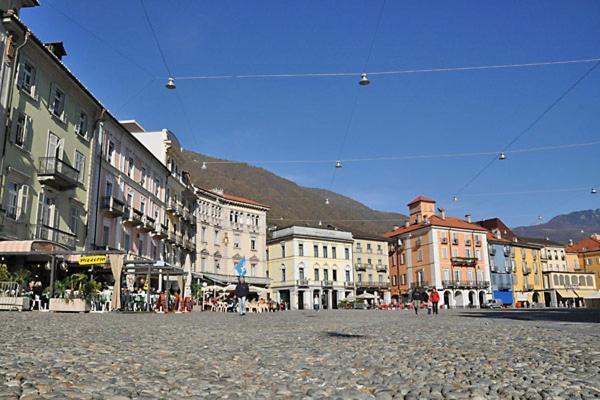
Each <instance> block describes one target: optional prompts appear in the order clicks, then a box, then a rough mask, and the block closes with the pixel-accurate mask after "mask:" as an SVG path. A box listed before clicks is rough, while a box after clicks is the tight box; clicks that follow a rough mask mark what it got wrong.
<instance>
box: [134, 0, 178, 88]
mask: <svg viewBox="0 0 600 400" xmlns="http://www.w3.org/2000/svg"><path fill="white" fill-rule="evenodd" d="M140 5H141V6H142V10H143V11H144V17H145V18H146V22H147V23H148V26H149V27H150V32H152V37H153V38H154V42H155V43H156V47H157V48H158V52H159V53H160V57H161V59H162V61H163V64H164V66H165V69H166V70H167V72H168V73H169V76H170V77H172V76H173V73H172V72H171V68H169V63H168V62H167V58H166V57H165V53H164V52H163V49H162V46H161V45H160V41H159V40H158V36H157V35H156V31H155V30H154V26H153V25H152V21H150V16H149V15H148V10H146V5H145V4H144V0H140Z"/></svg>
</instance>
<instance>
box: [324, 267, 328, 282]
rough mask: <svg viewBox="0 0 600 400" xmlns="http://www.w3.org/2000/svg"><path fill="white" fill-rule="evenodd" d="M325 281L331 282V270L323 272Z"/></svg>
mask: <svg viewBox="0 0 600 400" xmlns="http://www.w3.org/2000/svg"><path fill="white" fill-rule="evenodd" d="M323 280H324V281H328V280H329V270H328V269H324V270H323Z"/></svg>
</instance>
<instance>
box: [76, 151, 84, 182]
mask: <svg viewBox="0 0 600 400" xmlns="http://www.w3.org/2000/svg"><path fill="white" fill-rule="evenodd" d="M75 169H76V170H77V171H79V173H78V174H77V180H78V181H79V183H83V180H84V179H85V156H84V155H83V154H82V153H80V152H78V151H77V150H75Z"/></svg>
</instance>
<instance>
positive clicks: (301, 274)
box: [298, 267, 304, 279]
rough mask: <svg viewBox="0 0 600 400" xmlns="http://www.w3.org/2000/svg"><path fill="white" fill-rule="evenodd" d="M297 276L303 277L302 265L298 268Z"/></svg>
mask: <svg viewBox="0 0 600 400" xmlns="http://www.w3.org/2000/svg"><path fill="white" fill-rule="evenodd" d="M298 277H299V279H304V267H300V268H299V269H298Z"/></svg>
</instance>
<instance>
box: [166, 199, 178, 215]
mask: <svg viewBox="0 0 600 400" xmlns="http://www.w3.org/2000/svg"><path fill="white" fill-rule="evenodd" d="M166 209H167V212H168V213H169V214H171V215H176V213H177V202H176V201H175V200H174V199H172V198H171V199H169V201H167V207H166Z"/></svg>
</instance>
